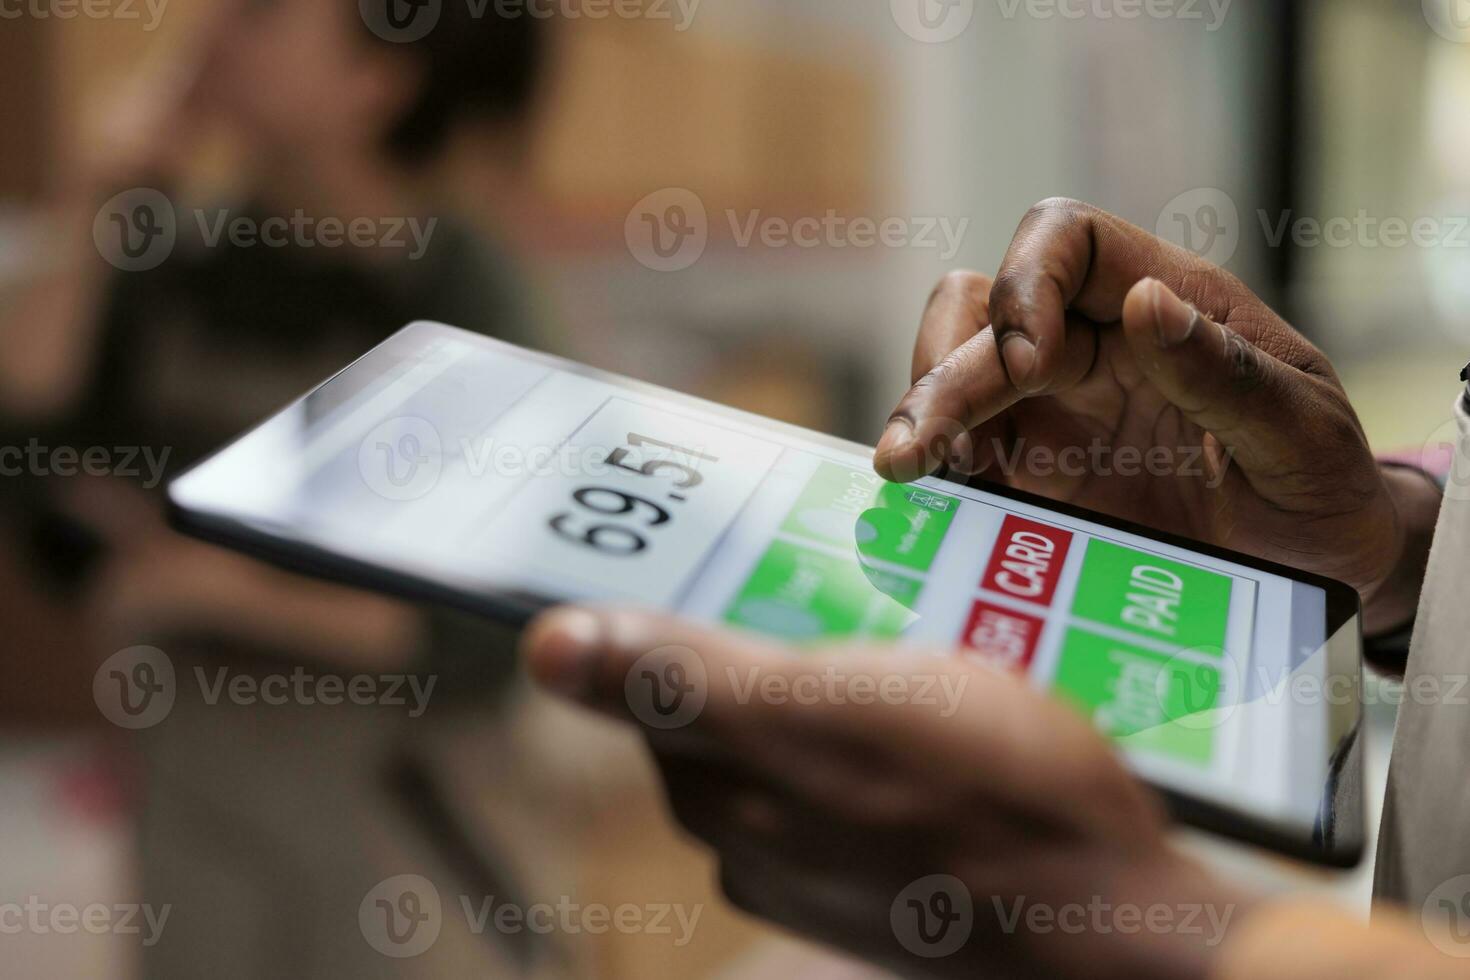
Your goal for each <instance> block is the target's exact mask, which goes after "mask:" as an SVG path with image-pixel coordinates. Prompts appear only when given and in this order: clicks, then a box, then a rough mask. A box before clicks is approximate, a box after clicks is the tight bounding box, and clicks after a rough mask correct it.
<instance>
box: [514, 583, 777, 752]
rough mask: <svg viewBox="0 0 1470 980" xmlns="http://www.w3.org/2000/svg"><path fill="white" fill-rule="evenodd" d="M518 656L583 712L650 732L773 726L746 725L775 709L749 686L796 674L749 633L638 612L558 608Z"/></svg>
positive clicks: (529, 634) (539, 623)
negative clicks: (753, 680) (756, 679)
mask: <svg viewBox="0 0 1470 980" xmlns="http://www.w3.org/2000/svg"><path fill="white" fill-rule="evenodd" d="M521 652H522V655H523V656H524V658H525V660H526V663H527V666H528V667H529V669H530V672H531V675H532V677H534V678H535V680H536V681H537V682H538V683H539V684H541V685H542V686H543V687H546V688H547V689H549V690H551V691H553V692H554V693H557V694H559V695H561V696H562V697H565V698H569V699H570V700H573V701H576V702H578V703H579V704H582V705H584V706H585V707H588V708H591V709H593V710H595V711H599V712H601V713H602V714H605V715H609V716H611V717H613V718H615V719H618V720H620V721H629V722H632V723H634V724H637V725H640V726H642V727H643V728H645V729H654V730H662V731H670V730H673V729H683V728H688V729H690V730H691V732H698V731H700V730H706V731H707V732H708V733H710V734H715V733H720V732H726V731H730V730H733V729H737V728H745V727H754V728H756V729H759V728H761V727H762V722H765V723H770V722H771V721H772V719H769V718H765V719H762V718H749V719H744V718H743V716H745V715H748V714H761V713H770V711H771V709H769V708H767V707H766V706H765V705H763V704H762V701H761V699H760V698H757V697H752V696H750V694H751V692H750V691H749V690H747V689H745V688H744V687H742V684H744V683H745V681H746V678H748V677H750V676H752V675H760V674H769V673H782V672H785V671H788V670H790V669H791V667H792V660H791V658H790V657H789V656H781V655H780V653H779V652H778V651H777V650H775V648H773V647H772V646H771V645H770V644H769V643H768V642H766V641H764V640H762V639H759V638H757V637H756V636H754V635H752V634H746V633H736V632H730V631H726V630H718V629H713V628H709V627H703V626H697V625H694V624H690V623H687V622H685V621H683V620H680V619H676V618H674V617H671V616H666V615H662V614H659V613H652V612H644V611H640V610H634V609H610V608H597V607H567V608H563V609H556V610H552V611H551V612H548V613H546V614H544V615H542V616H541V617H540V618H538V619H537V620H536V621H535V622H533V623H532V624H531V625H530V627H528V628H527V630H526V633H525V636H524V637H523V639H522V641H521ZM737 716H741V717H742V722H752V723H754V724H753V726H748V725H746V724H744V723H740V724H737V723H736V721H735V719H736V717H737Z"/></svg>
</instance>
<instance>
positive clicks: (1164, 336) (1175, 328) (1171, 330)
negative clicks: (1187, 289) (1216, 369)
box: [1154, 282, 1201, 350]
mask: <svg viewBox="0 0 1470 980" xmlns="http://www.w3.org/2000/svg"><path fill="white" fill-rule="evenodd" d="M1200 319H1201V317H1200V313H1199V310H1196V309H1195V308H1194V307H1192V306H1190V305H1189V304H1188V303H1186V302H1184V300H1182V299H1180V298H1179V297H1178V296H1175V295H1174V293H1173V291H1172V290H1170V289H1169V287H1168V286H1165V285H1164V284H1163V283H1161V282H1155V283H1154V324H1155V327H1156V328H1157V330H1158V342H1159V346H1160V347H1161V348H1163V349H1164V350H1168V349H1169V348H1171V347H1178V346H1179V345H1180V344H1182V343H1184V342H1185V341H1186V340H1188V339H1189V338H1190V336H1191V335H1192V334H1193V333H1194V328H1195V326H1196V325H1197V324H1198V323H1199V321H1200Z"/></svg>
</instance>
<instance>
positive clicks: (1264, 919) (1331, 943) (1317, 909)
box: [1210, 901, 1470, 980]
mask: <svg viewBox="0 0 1470 980" xmlns="http://www.w3.org/2000/svg"><path fill="white" fill-rule="evenodd" d="M1278 977H1279V978H1281V980H1318V978H1320V980H1344V978H1352V980H1380V978H1381V980H1397V978H1398V977H1416V978H1420V980H1436V978H1440V977H1443V978H1450V977H1455V978H1464V977H1470V960H1466V959H1455V958H1452V957H1450V956H1447V955H1445V954H1444V953H1441V952H1439V951H1438V950H1437V949H1435V947H1434V946H1433V945H1431V943H1430V941H1429V938H1428V936H1427V935H1426V932H1425V930H1424V928H1423V927H1422V926H1421V925H1420V924H1419V923H1416V922H1413V921H1410V920H1409V919H1407V918H1404V917H1402V916H1399V915H1398V914H1390V913H1384V912H1380V913H1378V914H1376V915H1375V917H1374V920H1373V923H1372V925H1369V924H1367V923H1364V922H1363V921H1361V920H1360V919H1356V918H1354V917H1353V916H1351V915H1348V914H1347V913H1345V912H1343V911H1342V910H1340V909H1337V908H1334V907H1333V906H1331V905H1328V904H1325V903H1316V902H1307V901H1281V902H1277V903H1268V904H1266V905H1263V906H1261V907H1259V908H1258V909H1257V910H1256V911H1255V913H1254V914H1252V915H1251V916H1250V917H1249V918H1248V919H1247V920H1246V921H1245V922H1243V923H1242V924H1241V926H1240V927H1239V929H1238V931H1237V932H1236V933H1235V934H1234V935H1233V936H1232V937H1231V938H1230V940H1229V941H1228V942H1227V943H1225V945H1224V946H1223V947H1222V949H1221V952H1220V957H1219V959H1218V960H1217V961H1216V962H1215V965H1214V969H1213V970H1212V972H1211V973H1210V980H1276V978H1278Z"/></svg>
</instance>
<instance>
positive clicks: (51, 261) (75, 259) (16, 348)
mask: <svg viewBox="0 0 1470 980" xmlns="http://www.w3.org/2000/svg"><path fill="white" fill-rule="evenodd" d="M95 210H96V205H95V203H93V202H91V201H90V200H89V198H88V197H87V196H86V195H84V194H82V193H75V194H72V195H68V199H67V200H66V201H64V202H59V203H57V204H55V205H53V206H52V207H50V208H49V209H47V212H46V213H45V214H44V215H43V216H41V218H40V219H39V220H38V221H37V223H36V224H37V226H38V229H37V230H36V231H34V232H33V236H34V237H35V238H36V239H37V242H36V246H35V247H33V248H32V249H31V252H32V254H33V255H38V256H39V255H45V256H47V257H46V258H45V259H44V265H41V266H37V267H33V268H31V269H28V270H23V271H22V273H21V275H20V278H19V280H18V281H16V282H13V283H10V284H7V286H6V288H5V293H6V295H5V297H4V301H3V303H0V414H3V415H4V416H6V417H9V418H12V419H40V420H48V419H51V418H54V417H56V416H58V415H60V414H63V413H64V412H65V411H66V410H67V408H68V407H70V406H71V405H72V404H74V402H75V400H76V398H77V397H78V395H79V393H80V389H81V386H82V384H83V381H84V379H85V377H86V372H87V368H88V366H89V365H90V364H91V360H92V349H93V347H94V341H95V339H96V333H97V329H98V324H99V320H100V317H101V307H102V303H103V297H104V294H105V289H106V283H107V268H108V267H107V265H106V263H105V262H104V260H103V258H102V256H101V255H100V254H99V253H98V252H97V250H96V248H95V247H94V246H93V244H92V221H93V218H94V217H95Z"/></svg>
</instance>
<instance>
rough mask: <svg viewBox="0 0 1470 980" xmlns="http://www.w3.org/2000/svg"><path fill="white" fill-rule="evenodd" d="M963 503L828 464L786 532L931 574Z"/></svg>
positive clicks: (810, 486)
mask: <svg viewBox="0 0 1470 980" xmlns="http://www.w3.org/2000/svg"><path fill="white" fill-rule="evenodd" d="M959 505H960V502H959V500H957V499H956V498H954V497H950V496H946V495H945V494H942V493H935V492H934V491H932V490H925V489H923V488H921V487H911V486H900V485H899V484H896V483H885V482H884V481H882V480H881V479H879V478H878V477H876V476H874V475H873V474H871V473H864V472H861V471H858V470H854V469H851V468H850V467H846V466H837V465H835V464H833V463H822V464H821V465H820V466H818V467H817V471H816V473H814V474H813V475H812V478H811V479H810V480H809V481H807V485H806V487H805V488H803V489H802V491H801V496H800V497H798V498H797V500H796V503H795V504H794V505H793V506H792V508H791V512H790V513H789V514H787V516H786V520H785V522H784V523H783V524H782V525H781V530H782V531H784V532H786V533H787V534H790V535H792V536H794V537H799V538H804V539H806V540H808V541H815V542H819V543H821V544H826V545H831V546H834V547H838V548H843V549H849V548H854V547H855V548H856V550H857V551H858V552H859V553H861V555H862V556H863V558H865V559H873V560H878V561H885V562H891V563H892V564H894V565H898V566H900V567H902V568H909V569H912V570H914V571H916V572H927V571H928V570H929V568H930V566H931V565H933V564H934V557H935V555H937V554H939V546H940V545H941V544H943V543H944V536H945V534H946V533H948V531H949V527H950V525H951V524H952V523H954V516H955V513H956V512H957V511H958V510H959Z"/></svg>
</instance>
